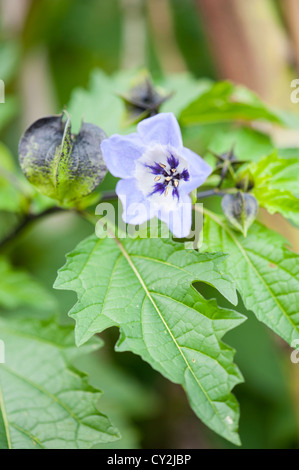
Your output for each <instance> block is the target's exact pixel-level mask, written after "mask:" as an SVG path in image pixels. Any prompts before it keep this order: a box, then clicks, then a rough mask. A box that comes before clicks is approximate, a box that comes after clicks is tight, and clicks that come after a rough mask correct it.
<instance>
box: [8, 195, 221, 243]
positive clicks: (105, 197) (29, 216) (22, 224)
mask: <svg viewBox="0 0 299 470" xmlns="http://www.w3.org/2000/svg"><path fill="white" fill-rule="evenodd" d="M225 194H226V192H225V191H219V190H218V189H217V188H216V189H209V190H207V191H201V192H198V193H197V197H198V199H203V198H206V197H211V196H224V195H225ZM113 199H117V194H116V193H115V192H114V191H107V192H105V193H104V194H103V195H102V198H101V201H100V202H103V201H110V200H113ZM65 211H68V210H67V209H63V208H61V207H51V208H50V209H46V210H45V211H43V212H40V213H39V214H31V213H29V214H27V215H26V216H25V217H24V219H23V220H22V221H21V222H20V224H19V225H18V226H17V227H15V229H14V230H13V231H12V232H11V233H9V234H8V235H7V236H6V237H4V239H3V240H1V241H0V250H2V249H3V248H4V247H6V246H7V245H8V244H9V243H10V242H11V241H12V240H14V239H15V238H16V237H17V236H18V235H19V234H20V233H21V232H22V231H23V230H24V229H25V228H26V227H28V226H29V225H31V223H33V222H35V221H36V220H40V219H42V218H44V217H46V216H47V215H51V214H55V213H58V212H65ZM69 211H71V209H70V210H69ZM75 212H76V213H77V214H78V215H80V216H81V217H84V218H85V219H86V220H89V222H91V223H94V221H95V216H94V215H93V214H90V213H88V212H86V211H80V210H75Z"/></svg>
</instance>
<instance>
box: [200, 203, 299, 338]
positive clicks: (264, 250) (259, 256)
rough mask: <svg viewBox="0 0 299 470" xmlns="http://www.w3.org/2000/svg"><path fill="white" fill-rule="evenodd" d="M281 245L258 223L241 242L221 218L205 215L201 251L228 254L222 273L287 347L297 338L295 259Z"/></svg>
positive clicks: (298, 273) (298, 271)
mask: <svg viewBox="0 0 299 470" xmlns="http://www.w3.org/2000/svg"><path fill="white" fill-rule="evenodd" d="M285 243H286V240H285V239H284V238H283V237H281V236H280V235H278V234H277V233H276V232H273V231H272V230H270V229H267V228H266V227H264V226H263V225H261V224H260V223H258V222H255V223H254V224H253V225H252V226H251V228H250V230H249V232H248V234H247V237H246V238H244V237H243V235H241V234H239V233H238V232H235V231H234V230H232V229H231V228H230V227H228V225H227V223H226V222H225V219H224V218H223V217H222V216H220V215H216V214H213V213H212V212H210V211H205V222H204V245H203V249H207V250H208V251H212V252H213V251H217V250H222V251H223V252H225V253H229V256H228V257H227V258H226V259H225V261H224V269H225V272H227V273H230V274H231V275H232V277H233V279H234V281H235V283H236V287H237V289H238V291H239V292H240V294H241V296H242V299H243V301H244V304H245V307H246V308H247V309H248V310H252V311H253V312H254V313H255V315H256V316H257V318H258V319H259V320H260V321H262V322H263V323H265V324H266V325H267V326H269V327H270V328H271V329H272V330H273V331H275V333H277V334H278V335H279V336H281V337H282V338H284V339H285V340H286V341H287V342H289V343H290V344H291V342H292V341H293V340H294V339H298V338H299V255H297V254H296V253H294V252H292V251H291V250H289V249H288V248H286V247H285Z"/></svg>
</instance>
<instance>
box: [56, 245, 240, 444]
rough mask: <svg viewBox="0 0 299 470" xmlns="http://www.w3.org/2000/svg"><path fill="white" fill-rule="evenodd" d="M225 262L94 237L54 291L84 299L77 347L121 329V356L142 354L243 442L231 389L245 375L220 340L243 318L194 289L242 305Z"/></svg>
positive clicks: (213, 422) (70, 260) (206, 418)
mask: <svg viewBox="0 0 299 470" xmlns="http://www.w3.org/2000/svg"><path fill="white" fill-rule="evenodd" d="M222 261H223V255H222V254H221V253H217V254H199V253H197V252H194V251H189V250H185V249H184V245H183V244H179V243H174V242H172V241H171V240H168V239H150V238H147V239H142V240H141V239H136V240H132V239H125V240H119V239H112V238H104V239H98V238H96V237H95V236H93V237H90V238H88V239H86V240H85V241H83V242H82V243H80V244H79V246H78V247H77V249H76V250H75V251H74V252H72V253H71V254H69V255H68V257H67V263H66V265H65V266H64V267H63V268H62V269H61V270H60V271H59V274H58V278H57V280H56V282H55V286H54V287H56V288H58V289H67V290H74V291H76V292H77V294H78V299H79V300H78V303H77V304H76V305H75V306H74V308H73V309H72V310H71V312H70V316H71V317H73V318H75V319H76V323H77V324H76V339H77V343H78V344H79V345H80V344H82V343H84V342H85V341H87V340H88V338H90V337H91V336H92V335H93V334H95V333H98V332H101V331H103V330H105V329H106V328H108V327H110V326H113V325H115V326H119V327H120V330H121V335H120V339H119V341H118V344H117V350H118V351H126V350H130V351H133V352H135V353H136V354H139V355H140V356H141V357H142V358H143V359H144V360H145V361H147V362H149V363H150V364H151V366H152V367H153V368H154V369H156V370H158V371H159V372H161V373H162V374H163V375H164V376H165V377H167V378H168V379H169V380H171V381H173V382H175V383H179V384H181V385H182V386H183V387H184V389H185V390H186V393H187V395H188V398H189V400H190V403H191V406H192V408H193V410H194V411H195V413H196V414H197V416H198V417H199V418H200V419H202V421H203V422H204V423H205V424H207V425H208V426H210V427H211V428H212V429H213V430H214V431H216V432H218V433H219V434H221V435H222V436H224V437H225V438H226V439H228V440H230V441H232V442H234V443H236V444H238V443H239V437H238V434H237V427H238V404H237V401H236V399H235V398H234V396H233V395H232V394H231V393H230V391H231V389H232V388H233V387H234V386H235V385H236V384H237V383H239V382H240V381H241V380H242V377H241V374H240V372H239V370H238V368H237V367H236V366H235V365H234V364H233V355H234V351H233V350H232V349H231V348H230V347H228V346H227V345H225V344H224V343H222V342H221V341H220V339H221V337H222V336H223V335H224V334H225V333H226V332H227V331H229V330H230V329H232V328H234V327H236V326H237V325H239V324H240V323H242V322H243V321H244V317H243V316H242V315H241V314H239V313H238V312H236V311H233V310H228V309H221V308H219V307H218V305H217V303H216V301H215V300H206V299H204V298H203V297H202V296H201V295H200V294H199V293H198V292H197V291H196V290H195V289H194V288H193V287H191V283H192V282H193V281H197V280H199V281H203V282H206V283H208V284H211V285H213V286H215V287H216V288H217V289H218V290H219V292H221V293H222V295H224V296H225V297H226V298H227V299H228V300H230V301H231V302H233V303H234V304H236V302H237V298H236V293H235V289H234V286H233V284H231V282H230V278H229V276H227V275H225V274H223V273H222V270H221V266H222V265H221V262H222ZM219 263H220V264H219Z"/></svg>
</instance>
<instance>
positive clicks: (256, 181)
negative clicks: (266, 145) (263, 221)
mask: <svg viewBox="0 0 299 470" xmlns="http://www.w3.org/2000/svg"><path fill="white" fill-rule="evenodd" d="M247 173H248V174H249V175H250V178H251V179H252V182H253V189H252V192H253V194H254V195H255V197H256V198H257V200H258V202H259V205H260V206H261V207H264V208H265V209H267V210H268V212H269V213H270V214H275V213H277V212H279V213H280V214H282V215H283V216H284V217H286V218H288V219H290V220H291V221H292V222H294V223H295V224H297V225H299V198H298V197H297V196H298V195H299V160H298V159H297V158H283V157H280V156H278V155H277V153H276V152H274V153H272V154H271V155H268V156H267V157H264V158H262V159H261V160H260V161H258V162H256V163H251V164H250V165H249V166H248V167H247V168H246V169H245V170H243V171H241V173H240V174H239V178H240V179H241V178H242V176H243V175H245V174H247Z"/></svg>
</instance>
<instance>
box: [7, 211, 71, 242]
mask: <svg viewBox="0 0 299 470" xmlns="http://www.w3.org/2000/svg"><path fill="white" fill-rule="evenodd" d="M64 210H65V209H62V208H60V207H51V208H50V209H46V210H45V211H43V212H40V213H39V214H30V213H29V214H26V216H25V217H24V219H23V220H22V221H21V223H20V224H19V225H18V226H17V227H16V228H15V229H14V230H13V231H12V232H11V233H9V234H8V235H7V236H6V237H4V238H3V239H2V240H1V242H0V250H2V249H3V248H4V247H6V245H8V244H9V243H10V242H11V241H12V240H14V238H15V237H17V236H18V235H19V233H21V232H22V231H23V230H24V229H25V228H26V227H28V226H29V225H30V224H31V223H32V222H34V221H36V220H39V219H42V218H43V217H46V216H47V215H50V214H55V213H57V212H63V211H64Z"/></svg>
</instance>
